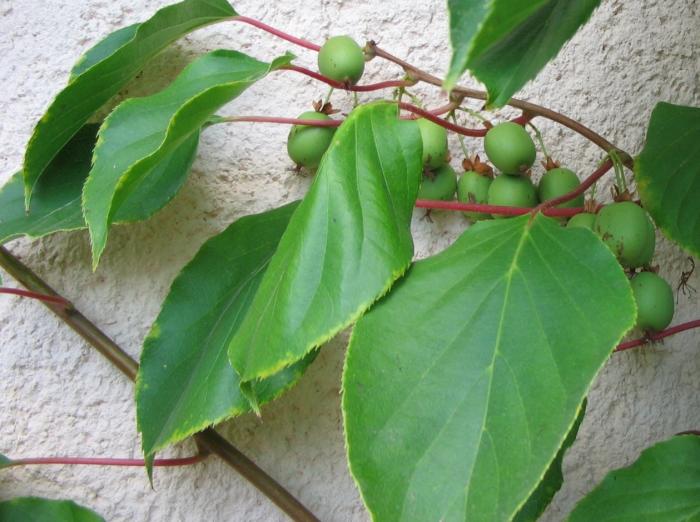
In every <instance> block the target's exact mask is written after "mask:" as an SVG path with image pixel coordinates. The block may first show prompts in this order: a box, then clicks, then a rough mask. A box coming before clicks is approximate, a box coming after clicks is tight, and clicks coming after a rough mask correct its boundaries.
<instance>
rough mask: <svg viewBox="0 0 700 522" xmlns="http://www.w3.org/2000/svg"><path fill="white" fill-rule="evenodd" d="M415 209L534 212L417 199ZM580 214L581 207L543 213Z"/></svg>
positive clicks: (516, 208) (564, 215)
mask: <svg viewBox="0 0 700 522" xmlns="http://www.w3.org/2000/svg"><path fill="white" fill-rule="evenodd" d="M416 207H418V208H429V209H433V210H454V211H458V212H483V213H485V214H498V215H500V216H522V215H524V214H529V213H530V212H533V211H534V209H533V208H532V207H505V206H501V205H486V204H481V203H462V202H459V201H441V200H436V199H435V200H433V199H419V200H417V201H416ZM581 212H585V209H584V208H583V207H575V208H549V209H546V210H545V211H544V212H543V213H544V214H545V215H547V216H552V217H571V216H575V215H576V214H580V213H581Z"/></svg>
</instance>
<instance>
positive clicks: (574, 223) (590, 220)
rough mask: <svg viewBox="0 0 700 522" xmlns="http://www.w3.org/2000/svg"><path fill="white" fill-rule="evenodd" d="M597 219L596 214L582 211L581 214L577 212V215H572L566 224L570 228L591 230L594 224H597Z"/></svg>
mask: <svg viewBox="0 0 700 522" xmlns="http://www.w3.org/2000/svg"><path fill="white" fill-rule="evenodd" d="M595 219H596V215H595V214H589V213H587V212H582V213H581V214H576V215H575V216H572V217H571V219H569V222H568V223H567V224H566V226H567V227H568V228H587V229H589V230H593V226H594V225H595Z"/></svg>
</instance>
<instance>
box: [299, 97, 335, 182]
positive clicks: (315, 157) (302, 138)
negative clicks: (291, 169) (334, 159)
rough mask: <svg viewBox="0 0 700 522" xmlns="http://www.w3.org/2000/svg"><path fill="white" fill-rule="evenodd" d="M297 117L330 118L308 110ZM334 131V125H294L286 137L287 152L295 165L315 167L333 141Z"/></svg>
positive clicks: (305, 118)
mask: <svg viewBox="0 0 700 522" xmlns="http://www.w3.org/2000/svg"><path fill="white" fill-rule="evenodd" d="M297 119H300V120H330V119H331V118H330V117H329V116H328V115H326V114H323V113H321V112H314V111H309V112H305V113H303V114H300V115H299V116H298V118H297ZM334 133H335V128H334V127H315V126H313V125H294V126H293V127H292V130H290V131H289V136H288V137H287V153H288V154H289V157H290V158H292V161H294V163H296V164H297V165H301V166H302V167H306V168H307V169H315V168H316V167H318V164H319V163H320V162H321V158H322V157H323V154H324V153H325V152H326V149H328V147H329V145H330V144H331V141H333V134H334Z"/></svg>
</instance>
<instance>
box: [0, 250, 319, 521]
mask: <svg viewBox="0 0 700 522" xmlns="http://www.w3.org/2000/svg"><path fill="white" fill-rule="evenodd" d="M0 266H1V267H2V268H4V269H5V270H6V271H7V272H8V273H9V274H10V275H11V276H12V277H14V278H15V279H16V280H17V281H18V282H19V283H20V284H21V285H22V286H24V287H25V288H27V289H28V290H30V291H32V292H37V293H41V294H45V295H50V296H54V297H57V298H60V297H61V296H60V295H59V294H58V293H56V292H55V291H54V290H53V288H51V287H50V286H49V285H48V284H46V283H45V282H44V281H43V280H42V279H41V278H40V277H39V276H38V275H36V274H35V273H34V272H32V270H31V269H30V268H29V267H28V266H26V265H25V264H24V263H22V262H21V261H20V260H19V259H17V258H16V257H15V256H13V255H12V254H11V253H10V252H9V251H8V250H7V249H6V248H5V247H0ZM43 303H44V305H45V306H46V307H47V308H48V309H49V310H51V311H52V312H53V313H54V314H56V315H57V316H58V317H59V318H60V319H61V320H62V321H63V322H64V323H65V324H66V325H68V326H69V327H70V328H72V329H73V330H74V331H75V332H76V333H77V334H78V335H80V336H81V337H82V338H83V339H85V340H86V341H87V342H88V343H89V344H90V345H91V346H92V347H93V348H95V349H96V350H97V351H98V352H99V353H100V354H102V355H103V356H104V357H105V358H106V359H107V360H108V361H109V362H111V363H112V364H113V365H114V366H115V367H116V368H117V369H119V370H120V371H121V372H122V373H123V374H124V375H126V376H127V377H128V378H129V379H131V380H132V381H134V380H135V379H136V374H137V372H138V364H137V363H136V361H135V360H134V359H132V358H131V356H129V354H127V353H126V352H125V351H124V350H122V349H121V348H120V347H119V345H117V344H116V343H115V342H114V341H112V339H110V338H109V337H108V336H107V335H106V334H105V333H104V332H102V331H101V330H100V329H99V328H98V327H97V326H95V324H94V323H92V322H91V321H90V320H89V319H87V318H86V317H85V316H84V315H83V314H81V313H80V312H79V311H78V310H77V309H76V308H75V307H74V306H73V305H69V306H67V307H66V306H63V305H59V304H57V303H49V302H46V301H44V302H43ZM194 439H195V441H196V442H197V444H198V445H199V446H200V447H202V448H204V449H205V450H206V451H208V452H210V453H214V454H216V455H217V456H219V457H220V458H221V459H222V460H223V461H224V462H226V464H228V465H229V466H231V467H232V468H233V469H235V470H236V471H237V472H238V473H239V474H241V475H242V476H243V477H244V478H246V479H247V480H248V481H249V482H250V483H251V484H253V486H255V487H256V488H257V489H258V490H260V492H261V493H263V494H264V495H265V496H267V498H269V499H270V500H271V501H272V502H273V503H274V504H276V505H277V506H278V507H279V508H280V509H281V510H282V511H284V512H285V513H286V514H287V515H288V516H289V517H290V518H291V519H292V520H295V521H299V522H318V518H316V516H314V515H313V513H311V512H310V511H309V510H308V509H307V508H306V507H305V506H304V505H303V504H302V503H301V502H299V500H297V499H296V498H294V496H293V495H292V494H291V493H289V492H288V491H287V490H286V489H284V488H283V487H282V486H281V485H280V484H279V483H277V482H276V481H275V480H274V479H273V478H272V477H270V476H269V475H268V474H267V473H265V472H264V471H263V470H262V469H260V468H259V467H258V466H257V465H256V464H255V463H254V462H253V461H252V460H250V459H249V458H248V457H246V456H245V455H244V454H243V453H241V452H240V451H239V450H238V449H237V448H236V447H234V446H233V445H232V444H231V443H230V442H228V441H227V440H226V439H224V438H223V437H222V436H221V435H219V434H218V433H217V432H216V431H215V430H214V429H213V428H207V429H206V430H204V431H202V432H200V433H197V434H196V435H195V436H194Z"/></svg>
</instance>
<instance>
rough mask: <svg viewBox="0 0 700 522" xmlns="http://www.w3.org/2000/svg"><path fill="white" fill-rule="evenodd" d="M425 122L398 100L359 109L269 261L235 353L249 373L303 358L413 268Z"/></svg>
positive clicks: (256, 375)
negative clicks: (412, 117)
mask: <svg viewBox="0 0 700 522" xmlns="http://www.w3.org/2000/svg"><path fill="white" fill-rule="evenodd" d="M421 170H422V167H421V141H420V131H419V130H418V127H417V125H416V124H415V122H408V121H401V120H399V119H398V112H397V108H396V105H395V104H389V103H383V102H382V103H374V104H368V105H364V106H361V107H358V108H357V109H355V110H354V111H353V112H352V113H351V114H350V115H349V116H348V118H347V120H346V121H345V122H344V123H343V124H342V125H341V126H340V128H339V129H338V130H337V131H336V133H335V136H334V139H333V143H332V144H331V146H330V147H329V148H328V150H327V151H326V154H325V155H324V157H323V159H322V161H321V164H320V166H319V169H318V172H317V174H316V178H315V179H314V183H313V185H312V186H311V189H310V190H309V192H308V194H307V196H306V198H304V201H303V202H302V203H301V205H299V208H298V209H297V211H296V212H295V214H294V216H293V217H292V219H291V221H290V223H289V227H288V228H287V230H286V232H285V233H284V235H283V236H282V240H281V241H280V245H279V248H278V249H277V252H276V253H275V255H274V257H273V258H272V260H271V261H270V267H269V268H268V270H267V272H266V273H265V276H264V277H263V280H262V282H261V283H260V288H259V289H258V292H257V294H256V295H255V298H254V299H253V303H252V304H251V311H250V313H249V314H248V316H247V317H246V318H245V319H244V321H243V323H242V324H241V327H240V328H239V330H238V333H237V334H236V336H235V337H234V338H233V341H232V342H231V346H230V349H229V356H230V358H231V362H232V364H233V367H234V368H235V369H236V371H237V372H238V374H239V375H240V376H241V380H243V381H252V380H254V379H260V378H264V377H267V376H268V375H272V374H274V373H276V372H278V371H279V370H280V369H281V368H284V367H285V366H288V365H290V364H292V363H293V362H295V361H297V360H299V359H300V358H301V357H303V356H304V354H306V353H308V352H309V351H310V350H312V349H313V348H315V347H317V346H319V345H320V344H322V343H324V342H325V341H327V340H328V339H330V338H331V337H332V336H333V335H335V334H336V333H337V332H339V331H340V330H342V329H343V328H345V327H346V326H348V325H349V324H350V323H352V322H353V321H355V320H356V319H357V318H358V317H359V316H360V315H361V314H362V313H363V312H364V311H365V310H366V309H367V308H368V307H369V306H370V305H371V304H372V302H374V300H376V299H377V298H378V297H380V296H381V295H383V294H384V293H385V292H387V291H388V289H389V288H390V287H391V285H392V284H393V282H394V281H395V280H396V279H397V278H398V277H400V276H401V274H403V272H404V271H405V270H406V269H407V268H408V266H409V264H410V262H411V257H412V255H413V241H412V239H411V232H410V222H411V213H412V212H413V204H414V202H415V199H416V196H417V194H418V184H419V182H420V176H421Z"/></svg>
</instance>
